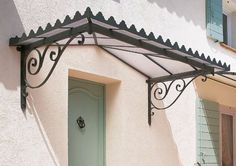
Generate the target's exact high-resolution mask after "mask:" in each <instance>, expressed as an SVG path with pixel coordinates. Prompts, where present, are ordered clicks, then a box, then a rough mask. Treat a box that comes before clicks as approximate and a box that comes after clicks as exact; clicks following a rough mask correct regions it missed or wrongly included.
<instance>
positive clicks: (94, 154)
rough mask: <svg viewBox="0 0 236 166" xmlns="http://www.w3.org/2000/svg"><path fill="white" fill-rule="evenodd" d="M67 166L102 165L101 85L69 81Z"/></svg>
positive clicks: (102, 115)
mask: <svg viewBox="0 0 236 166" xmlns="http://www.w3.org/2000/svg"><path fill="white" fill-rule="evenodd" d="M68 100H69V101H68V104H69V109H68V111H69V113H68V114H69V115H68V146H69V149H68V154H69V156H68V159H69V166H104V86H103V85H101V84H96V83H93V82H88V81H83V80H78V79H72V78H69V97H68Z"/></svg>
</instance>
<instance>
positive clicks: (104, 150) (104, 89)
mask: <svg viewBox="0 0 236 166" xmlns="http://www.w3.org/2000/svg"><path fill="white" fill-rule="evenodd" d="M70 80H74V81H79V82H83V83H89V84H92V85H99V86H102V87H103V110H102V113H103V164H104V165H103V166H106V85H105V84H102V83H99V82H94V81H90V80H85V79H82V78H77V77H72V76H68V83H67V85H68V88H67V97H68V96H69V81H70ZM67 104H68V106H67V120H68V122H67V138H69V130H68V128H69V126H68V123H69V98H68V99H67ZM67 150H68V152H67V156H68V157H67V158H68V165H69V139H68V142H67Z"/></svg>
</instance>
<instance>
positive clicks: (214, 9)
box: [206, 0, 223, 42]
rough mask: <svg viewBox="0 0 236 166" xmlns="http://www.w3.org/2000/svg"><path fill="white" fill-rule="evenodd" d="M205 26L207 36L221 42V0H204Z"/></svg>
mask: <svg viewBox="0 0 236 166" xmlns="http://www.w3.org/2000/svg"><path fill="white" fill-rule="evenodd" d="M206 26H207V35H208V37H210V38H212V39H214V40H216V41H219V42H223V13H222V0H206Z"/></svg>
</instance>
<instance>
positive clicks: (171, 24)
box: [0, 0, 236, 166]
mask: <svg viewBox="0 0 236 166" xmlns="http://www.w3.org/2000/svg"><path fill="white" fill-rule="evenodd" d="M88 6H89V7H91V9H92V11H93V12H95V13H96V12H98V11H102V12H103V14H104V15H105V17H106V18H108V17H109V16H114V17H115V19H116V20H118V21H121V20H122V19H124V20H125V21H126V23H127V24H128V25H131V24H135V25H136V26H137V28H138V29H141V28H144V29H145V30H146V31H147V32H151V31H152V32H154V34H156V35H159V34H160V35H162V36H163V38H164V39H167V38H170V39H171V41H178V43H180V44H184V45H186V46H187V47H191V48H193V50H198V51H199V52H204V53H206V54H209V55H211V56H212V57H215V58H217V59H218V60H219V59H223V61H225V62H227V63H230V64H232V65H231V68H232V69H233V70H236V60H235V55H234V54H233V53H231V52H229V51H227V50H225V49H224V48H222V47H220V46H219V44H218V43H214V42H213V41H211V40H210V39H207V38H206V30H205V0H198V1H196V0H178V2H177V1H176V0H168V1H166V0H143V1H140V0H138V1H137V0H129V1H125V0H90V1H84V0H60V1H58V0H50V1H48V0H38V1H34V0H3V1H1V2H0V9H1V10H0V13H1V15H0V23H1V29H0V49H1V53H0V64H1V65H0V79H1V82H0V93H1V94H0V103H1V105H0V119H1V120H0V128H1V132H0V136H1V137H0V165H19V163H20V165H25V166H28V165H50V166H51V165H62V166H64V165H65V166H66V165H67V118H66V117H67V102H58V101H67V93H66V92H67V77H68V70H69V68H72V69H76V70H79V71H81V70H82V71H85V72H87V73H93V74H94V75H98V76H95V78H94V80H95V81H96V80H97V81H99V78H101V77H100V76H102V77H103V78H104V77H105V78H106V79H107V80H108V82H109V81H111V82H112V81H115V82H116V81H117V80H119V81H121V82H120V83H113V84H111V82H109V84H108V85H107V86H106V87H107V96H108V100H111V103H110V104H108V105H107V110H109V111H107V166H120V165H127V166H131V165H132V166H133V165H135V166H136V165H137V166H139V165H140V166H143V165H148V166H152V165H165V166H169V165H170V166H175V165H176V166H180V165H183V166H190V165H193V163H194V162H195V158H196V147H195V143H196V139H195V135H196V134H195V113H194V109H195V97H196V94H195V90H194V87H193V85H192V84H191V85H190V87H188V88H187V89H186V91H185V92H184V94H183V96H181V98H180V99H179V100H178V102H177V103H176V104H175V105H174V106H173V107H172V108H171V109H169V110H168V111H166V112H161V111H160V112H158V113H156V114H155V115H154V117H153V124H152V126H151V127H149V126H148V125H147V92H146V90H147V89H146V83H145V78H144V77H143V76H141V75H140V74H138V73H136V72H135V71H133V70H131V69H130V68H128V67H127V66H125V65H124V64H122V63H120V62H118V61H117V60H115V59H114V58H112V57H110V56H109V55H107V54H106V53H104V52H103V51H101V50H98V49H94V48H90V49H88V48H79V49H80V51H78V52H77V51H76V50H75V49H74V48H72V49H70V50H69V51H68V50H67V52H66V55H65V56H63V57H62V58H63V59H62V60H61V61H60V62H59V66H58V67H57V68H56V70H55V72H54V74H53V76H52V78H51V79H50V81H49V82H48V83H47V84H46V85H45V86H44V87H42V88H40V89H38V90H33V91H30V96H29V102H28V103H29V109H28V111H27V112H26V113H25V114H24V113H22V111H21V110H20V101H19V100H20V99H19V98H20V96H19V93H20V92H19V86H20V82H19V79H20V75H19V74H20V73H19V69H20V67H19V63H20V61H19V53H18V52H16V51H15V49H14V48H9V47H8V39H9V38H10V37H11V36H14V35H17V34H21V33H22V32H23V31H26V32H27V33H28V32H29V31H30V30H31V29H37V28H38V27H39V26H41V25H42V27H45V26H46V24H47V23H48V22H51V23H52V24H53V23H54V22H55V21H56V19H60V20H63V19H64V17H65V16H66V15H67V14H69V15H70V16H73V15H74V13H75V12H76V11H81V12H83V11H84V10H85V8H86V7H88ZM9 11H11V12H9ZM82 53H83V54H82ZM98 53H99V56H98ZM78 55H79V56H78ZM86 55H87V56H86ZM100 55H102V56H100ZM74 56H76V58H75V59H76V60H75V61H74V60H73V59H72V58H73V57H74ZM88 56H89V58H88ZM222 57H223V58H222ZM95 62H96V63H95ZM98 62H99V63H98ZM108 69H109V70H108ZM110 69H112V70H110ZM129 74H130V75H132V76H133V77H132V79H130V76H129ZM38 78H39V77H37V79H36V80H39V79H38ZM90 78H92V76H91V77H90ZM101 80H103V79H101ZM108 82H104V83H108ZM134 83H135V84H134ZM130 89H132V91H129V90H130ZM113 92H116V93H113ZM125 99H127V100H125ZM131 99H132V100H131ZM137 103H138V104H137ZM134 108H136V109H134ZM2 131H3V132H2Z"/></svg>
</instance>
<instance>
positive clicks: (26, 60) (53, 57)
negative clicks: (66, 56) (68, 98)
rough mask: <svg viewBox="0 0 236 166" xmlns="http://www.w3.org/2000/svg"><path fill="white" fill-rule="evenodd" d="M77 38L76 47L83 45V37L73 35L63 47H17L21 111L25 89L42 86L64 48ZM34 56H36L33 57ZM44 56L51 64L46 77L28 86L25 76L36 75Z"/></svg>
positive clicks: (26, 93)
mask: <svg viewBox="0 0 236 166" xmlns="http://www.w3.org/2000/svg"><path fill="white" fill-rule="evenodd" d="M77 37H79V38H78V39H77V40H78V41H77V43H78V45H83V44H84V40H85V37H84V35H83V34H82V33H79V34H77V35H74V36H72V37H70V38H69V39H68V40H67V42H66V43H65V44H63V45H60V44H59V43H57V42H53V43H51V44H50V45H45V47H44V48H43V51H41V49H39V48H32V49H31V48H30V47H29V48H28V47H24V46H20V47H17V51H19V52H20V53H21V61H20V67H21V74H20V77H21V79H20V83H21V86H20V88H21V89H20V96H21V109H22V110H23V111H25V109H26V106H27V102H26V98H27V96H28V92H27V88H31V89H36V88H39V87H41V86H43V85H44V84H45V83H46V82H47V81H48V80H49V78H50V76H51V75H52V73H53V71H54V69H55V68H56V66H57V64H58V62H59V60H60V58H61V56H62V54H63V53H64V51H65V50H66V48H67V47H68V46H69V45H70V43H71V42H72V41H73V40H74V39H75V38H77ZM51 47H56V51H55V49H53V50H50V48H51ZM32 52H35V54H33V56H29V55H30V54H31V53H32ZM35 55H36V56H35ZM46 56H49V59H50V61H51V62H52V63H53V64H52V67H51V68H50V70H49V72H48V73H47V75H46V77H45V78H44V79H43V81H42V82H40V83H38V84H37V85H32V84H30V81H29V80H28V79H27V76H35V75H38V74H39V73H40V71H41V69H42V67H43V64H44V62H45V58H46Z"/></svg>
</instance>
